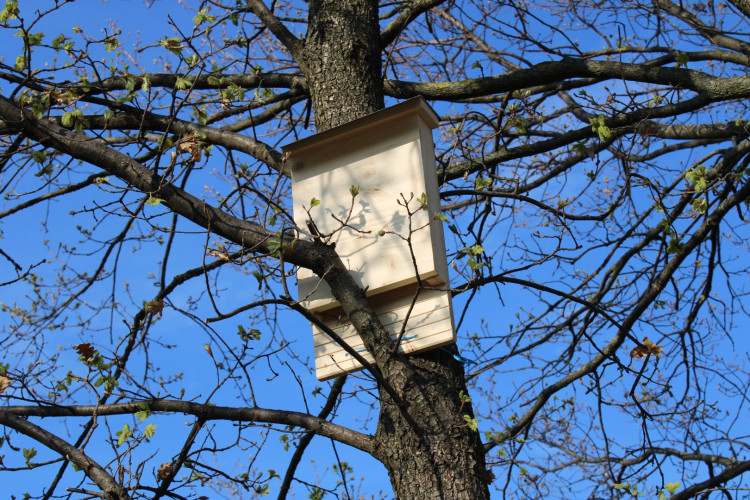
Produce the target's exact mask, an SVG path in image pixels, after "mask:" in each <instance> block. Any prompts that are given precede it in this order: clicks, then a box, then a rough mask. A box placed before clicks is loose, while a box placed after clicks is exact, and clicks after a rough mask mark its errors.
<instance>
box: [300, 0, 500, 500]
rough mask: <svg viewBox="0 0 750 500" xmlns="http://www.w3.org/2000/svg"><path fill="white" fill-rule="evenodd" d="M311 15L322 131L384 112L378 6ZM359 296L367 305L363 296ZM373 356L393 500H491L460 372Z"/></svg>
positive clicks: (341, 4)
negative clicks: (385, 385)
mask: <svg viewBox="0 0 750 500" xmlns="http://www.w3.org/2000/svg"><path fill="white" fill-rule="evenodd" d="M309 9H310V14H309V25H308V31H307V37H306V39H305V42H304V44H305V45H304V61H303V62H302V63H301V66H302V69H303V71H304V72H305V76H306V77H307V81H308V85H309V88H310V94H311V99H312V106H313V110H314V112H315V120H316V121H315V123H316V126H317V130H318V131H319V132H321V131H323V130H327V129H329V128H332V127H335V126H337V125H341V124H344V123H348V122H350V121H352V120H354V119H357V118H360V117H362V116H365V115H367V114H369V113H372V112H374V111H377V110H379V109H381V108H383V106H384V103H383V77H382V65H381V50H380V31H379V25H378V7H377V2H376V1H373V0H311V1H310V4H309ZM332 288H333V286H332ZM334 293H336V290H334ZM356 295H358V296H360V297H361V299H360V300H364V294H363V293H357V294H356ZM355 299H356V298H355ZM342 303H343V302H342ZM365 309H366V310H369V311H371V309H370V308H369V306H367V305H366V304H364V305H363V306H362V307H361V308H359V309H357V312H361V311H362V310H365ZM356 324H357V323H355V326H356ZM365 324H367V323H365ZM375 329H378V330H381V331H380V332H379V333H376V332H375V331H374V330H375ZM364 330H365V331H363V330H362V329H360V335H361V336H362V337H363V340H365V344H366V345H368V348H371V347H372V344H373V340H372V339H375V338H377V337H379V338H381V339H382V338H383V335H382V333H383V332H382V325H376V326H375V327H374V328H373V331H366V330H367V328H365V329H364ZM368 338H369V339H370V340H369V341H368ZM383 347H385V348H386V349H390V348H391V346H390V345H389V346H383ZM451 349H455V347H452V348H451ZM371 350H372V349H371ZM381 352H382V350H381ZM375 357H376V359H377V360H378V363H377V364H378V367H379V369H380V370H381V372H382V375H383V378H384V379H385V381H386V382H387V383H388V384H389V385H390V386H391V387H392V388H393V389H394V390H395V392H396V394H397V395H398V397H399V398H400V399H401V400H402V402H403V403H402V404H401V405H399V404H397V403H396V402H395V401H394V400H393V399H392V398H391V397H390V396H389V395H388V392H387V391H386V390H384V388H383V387H380V388H379V390H380V395H381V398H380V419H379V423H378V429H377V433H376V437H377V438H378V440H379V441H380V450H379V451H378V453H377V458H378V459H379V460H380V461H381V462H382V463H383V464H384V465H385V467H386V468H387V470H388V473H389V475H390V478H391V484H392V486H393V491H394V494H395V496H396V498H399V499H404V500H406V499H420V498H424V499H430V500H434V499H451V500H453V499H471V500H476V499H483V498H489V488H488V480H487V479H488V476H487V471H486V467H485V460H484V449H483V447H482V443H481V440H480V437H479V433H478V432H477V431H476V430H472V429H471V427H470V424H469V422H467V419H466V418H464V416H468V420H469V421H471V419H473V413H472V410H471V403H470V402H468V401H463V402H462V401H461V397H460V393H461V391H463V393H464V394H466V393H467V390H466V383H465V380H464V371H463V366H462V365H461V364H460V363H459V362H458V361H456V360H455V359H454V358H453V356H452V354H451V353H449V352H447V350H441V349H438V350H433V351H431V352H428V353H423V354H418V355H412V356H408V357H406V356H401V355H398V354H397V355H395V356H393V357H389V358H387V360H386V361H384V357H383V356H382V355H381V356H375ZM464 399H465V398H464Z"/></svg>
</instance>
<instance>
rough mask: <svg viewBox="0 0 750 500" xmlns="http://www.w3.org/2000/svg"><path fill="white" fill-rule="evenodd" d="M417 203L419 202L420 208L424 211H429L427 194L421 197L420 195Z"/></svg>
mask: <svg viewBox="0 0 750 500" xmlns="http://www.w3.org/2000/svg"><path fill="white" fill-rule="evenodd" d="M417 201H418V202H419V206H420V207H421V208H422V210H427V194H425V193H422V194H421V195H419V198H417Z"/></svg>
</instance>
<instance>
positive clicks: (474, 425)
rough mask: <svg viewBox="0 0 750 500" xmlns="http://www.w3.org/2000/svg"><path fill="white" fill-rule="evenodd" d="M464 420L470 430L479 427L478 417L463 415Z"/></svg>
mask: <svg viewBox="0 0 750 500" xmlns="http://www.w3.org/2000/svg"><path fill="white" fill-rule="evenodd" d="M464 421H465V422H466V424H467V425H468V426H469V429H471V430H472V431H476V430H477V429H478V428H479V419H478V418H471V417H470V416H469V415H464Z"/></svg>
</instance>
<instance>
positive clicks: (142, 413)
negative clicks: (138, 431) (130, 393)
mask: <svg viewBox="0 0 750 500" xmlns="http://www.w3.org/2000/svg"><path fill="white" fill-rule="evenodd" d="M149 414H150V413H149V412H148V410H141V411H137V412H135V418H137V419H138V421H139V422H145V421H146V419H147V418H148V416H149Z"/></svg>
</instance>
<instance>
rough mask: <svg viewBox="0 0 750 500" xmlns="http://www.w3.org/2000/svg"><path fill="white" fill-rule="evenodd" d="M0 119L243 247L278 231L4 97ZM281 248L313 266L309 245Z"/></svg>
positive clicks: (258, 247) (261, 249)
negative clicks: (212, 202) (217, 204)
mask: <svg viewBox="0 0 750 500" xmlns="http://www.w3.org/2000/svg"><path fill="white" fill-rule="evenodd" d="M0 118H1V119H2V120H3V121H4V122H5V123H6V124H7V125H8V126H12V127H14V128H16V129H17V130H19V131H21V130H23V131H24V133H25V134H26V135H27V136H28V137H31V138H33V139H35V140H37V141H39V142H40V143H44V144H45V145H47V146H50V147H53V148H55V149H57V150H58V151H61V152H63V153H66V154H68V155H70V156H72V157H74V158H77V159H79V160H83V161H86V162H88V163H90V164H92V165H96V166H98V167H101V168H103V169H104V170H106V171H108V172H110V173H111V174H112V175H115V176H117V177H119V178H120V179H122V180H123V181H125V182H126V183H128V184H129V185H130V186H133V187H134V188H135V189H137V190H139V191H141V192H143V193H145V194H148V195H150V196H152V197H158V198H161V199H163V200H164V202H163V203H164V204H165V205H166V206H167V207H169V208H170V209H171V210H172V211H173V212H175V213H177V214H179V215H181V216H183V217H185V218H187V219H189V220H191V221H192V222H194V223H196V224H198V225H199V226H200V227H203V228H205V229H207V230H209V231H211V232H213V233H215V234H218V235H220V236H223V237H225V238H227V239H228V240H230V241H233V242H234V243H237V244H239V245H241V246H242V247H243V248H247V249H250V250H252V251H254V252H258V253H268V252H269V247H268V241H269V240H270V239H273V238H278V235H276V234H275V233H273V232H271V231H268V230H266V229H265V228H263V227H262V226H260V225H258V224H254V223H252V222H249V221H245V220H242V219H238V218H236V217H234V216H232V215H230V214H228V213H226V212H222V211H221V210H220V209H218V208H216V207H214V206H212V205H209V204H208V203H206V202H205V201H202V200H200V199H198V198H196V197H195V196H193V195H191V194H189V193H187V192H185V191H184V190H182V189H179V188H177V187H176V186H174V185H172V184H170V183H168V182H166V181H165V180H164V179H163V178H162V177H161V176H159V175H158V174H156V173H154V172H153V171H152V170H149V169H148V168H146V167H144V166H143V165H141V164H140V163H138V162H137V161H135V160H134V159H132V158H130V157H129V156H127V155H126V154H123V153H121V152H119V151H117V150H114V149H112V148H110V147H108V146H107V145H106V144H105V143H104V142H103V141H101V140H98V139H93V138H91V137H89V136H88V135H86V134H83V133H77V132H73V131H70V130H67V129H64V128H62V127H60V126H59V125H57V124H55V123H53V122H51V121H44V122H42V121H37V120H35V119H34V118H33V117H31V115H30V113H28V112H27V111H25V110H23V111H22V110H21V109H20V108H19V107H18V106H17V105H16V104H15V103H14V102H12V101H9V100H8V99H5V98H4V97H0ZM284 250H285V255H284V260H286V261H287V262H290V263H292V264H296V265H300V266H303V267H307V268H312V267H313V265H314V262H313V261H314V257H313V256H314V255H315V254H316V252H315V248H314V244H312V243H308V242H305V241H296V242H295V244H294V246H293V247H292V246H291V245H290V246H286V245H284Z"/></svg>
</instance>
